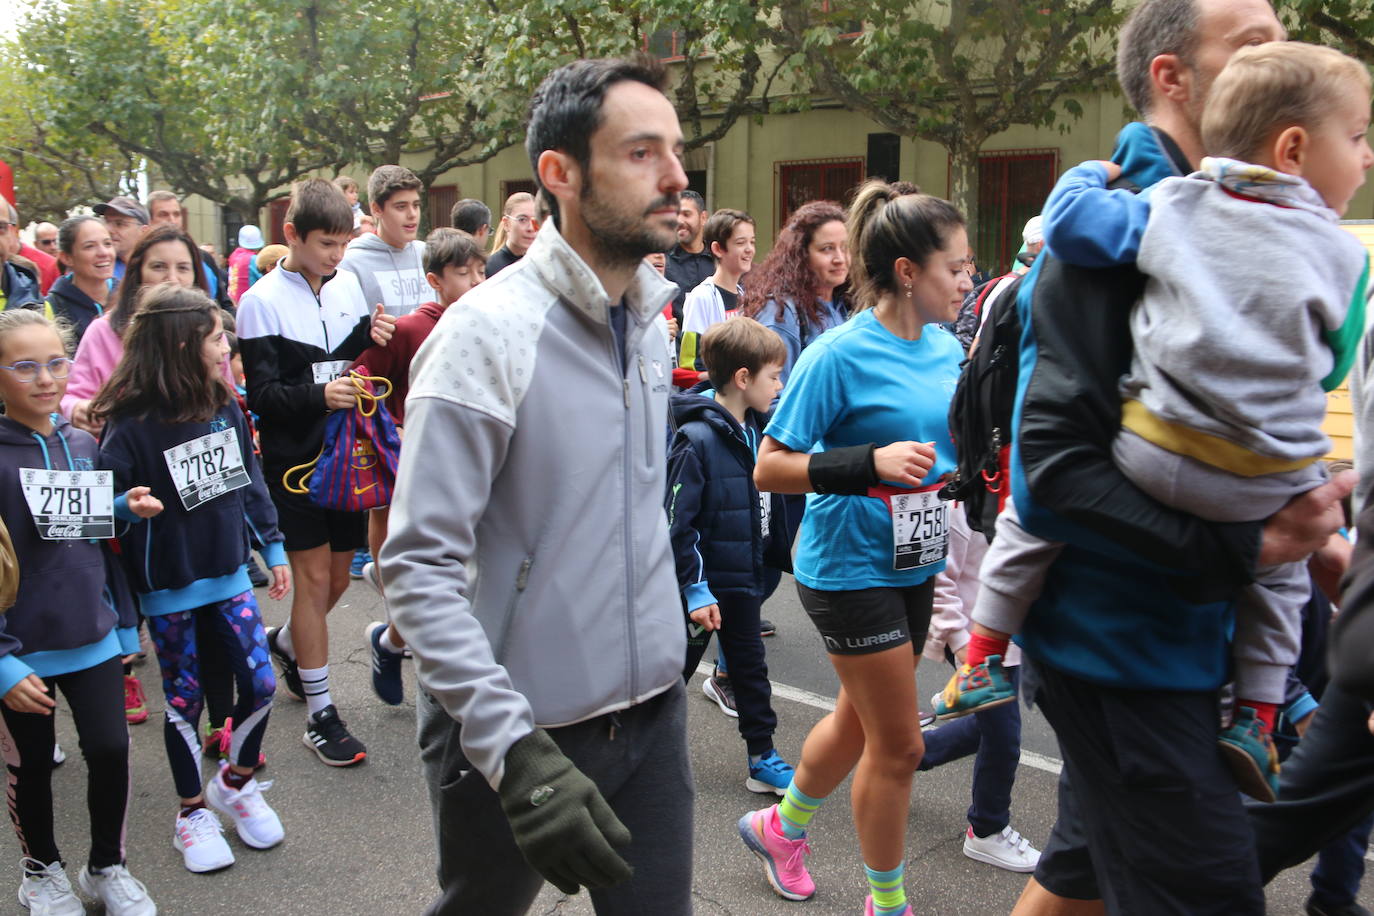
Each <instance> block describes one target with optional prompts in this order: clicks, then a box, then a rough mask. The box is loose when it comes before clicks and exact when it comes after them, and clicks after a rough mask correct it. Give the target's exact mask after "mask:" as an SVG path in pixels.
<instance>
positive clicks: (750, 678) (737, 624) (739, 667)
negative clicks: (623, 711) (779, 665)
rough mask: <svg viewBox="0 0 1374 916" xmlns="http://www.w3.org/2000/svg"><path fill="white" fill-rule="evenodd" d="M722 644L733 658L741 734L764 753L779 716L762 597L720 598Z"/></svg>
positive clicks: (752, 754)
mask: <svg viewBox="0 0 1374 916" xmlns="http://www.w3.org/2000/svg"><path fill="white" fill-rule="evenodd" d="M720 646H721V651H722V652H723V653H724V654H725V656H726V657H727V658H729V659H730V682H731V683H732V684H733V685H734V687H735V703H736V707H737V708H738V711H739V735H740V737H741V738H743V739H744V743H745V745H746V746H747V747H748V749H749V756H750V757H759V756H762V755H763V754H766V753H768V752H769V751H771V750H772V749H773V732H774V730H776V729H777V727H778V717H777V715H776V714H775V713H774V712H773V705H772V702H773V686H772V685H771V684H770V683H769V682H768V659H767V656H766V655H765V653H764V648H763V637H761V636H759V599H757V598H750V597H744V596H736V595H731V596H728V597H724V598H721V599H720ZM694 667H695V666H694Z"/></svg>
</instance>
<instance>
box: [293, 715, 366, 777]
mask: <svg viewBox="0 0 1374 916" xmlns="http://www.w3.org/2000/svg"><path fill="white" fill-rule="evenodd" d="M305 723H306V729H305V734H304V735H303V736H301V741H303V742H305V746H306V747H308V748H310V749H311V750H312V751H314V752H315V754H316V756H318V757H319V758H320V759H321V760H323V761H324V762H325V763H327V764H329V765H330V766H332V767H351V766H353V764H355V763H362V762H363V761H364V760H366V759H367V748H366V747H364V746H363V743H362V742H361V741H359V740H358V739H357V738H354V737H353V736H352V735H350V734H349V733H348V726H346V725H344V721H343V719H340V718H339V711H338V710H337V709H335V708H334V704H333V703H330V704H329V705H328V706H326V707H325V708H324V709H321V710H320V711H319V712H317V713H315V714H314V715H313V716H308V717H306V720H305Z"/></svg>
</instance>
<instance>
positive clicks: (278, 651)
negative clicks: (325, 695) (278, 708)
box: [267, 627, 305, 702]
mask: <svg viewBox="0 0 1374 916" xmlns="http://www.w3.org/2000/svg"><path fill="white" fill-rule="evenodd" d="M280 634H281V627H268V628H267V651H268V652H269V653H271V655H272V658H274V659H276V662H277V670H279V671H280V672H281V686H282V689H284V690H285V691H286V695H287V696H289V697H290V698H291V699H293V700H300V701H302V702H304V701H305V689H304V688H302V687H301V669H300V666H299V665H297V664H296V660H295V659H294V658H292V657H291V656H289V655H287V654H286V650H285V649H283V648H281V646H279V645H277V639H278V637H279V635H280Z"/></svg>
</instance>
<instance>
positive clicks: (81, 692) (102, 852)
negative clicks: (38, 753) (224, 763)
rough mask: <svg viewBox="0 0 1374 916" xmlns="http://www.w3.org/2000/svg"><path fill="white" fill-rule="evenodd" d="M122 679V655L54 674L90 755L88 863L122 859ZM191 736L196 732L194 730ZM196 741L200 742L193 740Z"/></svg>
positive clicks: (125, 773)
mask: <svg viewBox="0 0 1374 916" xmlns="http://www.w3.org/2000/svg"><path fill="white" fill-rule="evenodd" d="M150 620H151V618H150ZM121 679H122V670H121V665H120V662H119V659H118V658H111V659H109V660H107V661H104V662H101V663H100V664H99V665H95V666H93V667H91V668H87V669H85V670H84V671H74V672H72V673H71V674H64V675H61V676H60V677H57V678H54V680H55V682H56V684H57V686H58V687H59V688H60V689H61V690H62V696H63V698H65V699H66V701H67V706H68V708H70V709H71V711H72V721H73V723H74V724H75V725H76V734H77V737H78V738H79V740H80V742H81V756H82V757H84V758H85V761H86V807H87V810H88V811H89V813H90V819H91V855H90V860H89V864H90V866H91V868H93V869H100V868H106V867H108V866H110V865H119V864H122V863H123V862H124V833H125V826H126V824H125V817H126V815H127V812H128V808H129V727H128V724H127V723H126V722H125V721H124V710H123V705H124V704H123V702H122V699H121V695H120V690H119V686H120V680H121ZM191 736H192V739H194V738H195V733H194V731H193V732H192V735H191ZM192 743H193V744H196V746H197V747H199V744H198V743H197V742H195V741H194V740H193V741H192ZM49 754H51V750H49Z"/></svg>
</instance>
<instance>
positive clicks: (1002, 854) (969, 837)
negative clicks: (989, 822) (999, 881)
mask: <svg viewBox="0 0 1374 916" xmlns="http://www.w3.org/2000/svg"><path fill="white" fill-rule="evenodd" d="M964 855H966V856H968V857H969V858H970V859H972V860H974V861H975V862H986V863H987V864H988V865H996V866H997V867H998V868H1005V869H1006V870H1007V871H1015V872H1021V873H1022V874H1026V873H1029V872H1033V871H1035V865H1036V863H1037V862H1039V861H1040V850H1038V849H1036V848H1035V847H1034V846H1032V845H1031V844H1030V840H1027V839H1026V838H1025V837H1023V836H1022V835H1021V834H1019V833H1017V832H1016V831H1015V830H1012V829H1011V827H1003V828H1002V832H1001V833H994V834H993V835H992V836H985V837H978V836H974V835H973V828H972V827H970V828H969V829H968V832H967V833H965V834H964Z"/></svg>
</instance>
